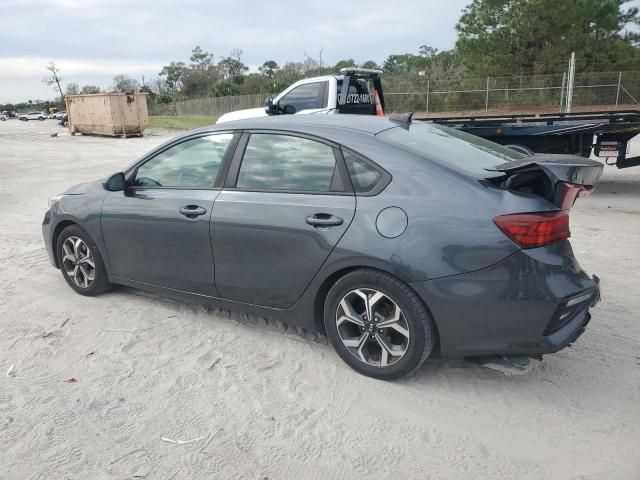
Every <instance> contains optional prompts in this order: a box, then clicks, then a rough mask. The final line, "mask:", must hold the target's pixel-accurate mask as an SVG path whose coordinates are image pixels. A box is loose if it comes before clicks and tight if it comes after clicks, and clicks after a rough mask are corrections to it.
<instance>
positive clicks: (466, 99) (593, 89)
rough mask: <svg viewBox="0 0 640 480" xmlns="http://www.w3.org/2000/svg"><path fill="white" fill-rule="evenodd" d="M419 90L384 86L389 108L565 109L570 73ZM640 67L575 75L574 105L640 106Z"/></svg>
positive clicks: (439, 84)
mask: <svg viewBox="0 0 640 480" xmlns="http://www.w3.org/2000/svg"><path fill="white" fill-rule="evenodd" d="M421 87H422V89H421V91H420V92H416V91H415V90H413V91H399V90H398V89H396V88H391V89H388V90H385V91H384V95H385V101H386V106H387V112H410V111H413V112H422V113H425V114H434V115H437V114H443V113H445V114H446V113H454V112H470V111H473V112H482V111H487V112H489V111H490V112H492V113H494V112H500V111H505V112H509V111H517V110H526V109H528V110H548V111H556V112H558V111H564V110H565V108H566V105H567V75H566V74H558V75H538V76H518V77H488V78H484V79H481V78H476V79H467V80H464V81H461V82H432V81H430V80H425V81H424V82H423V83H422V85H421ZM639 100H640V72H612V73H583V74H576V77H575V82H574V87H573V97H572V104H573V108H578V109H579V108H580V107H594V109H595V108H609V107H616V106H620V105H625V106H629V105H638V103H639Z"/></svg>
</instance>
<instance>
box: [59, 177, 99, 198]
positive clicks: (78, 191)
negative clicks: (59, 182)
mask: <svg viewBox="0 0 640 480" xmlns="http://www.w3.org/2000/svg"><path fill="white" fill-rule="evenodd" d="M104 181H105V179H101V180H96V181H93V182H86V183H79V184H78V185H74V186H73V187H70V188H68V189H66V190H65V191H64V192H62V194H63V195H83V194H85V193H88V192H90V191H93V190H97V189H99V188H102V184H103V182H104Z"/></svg>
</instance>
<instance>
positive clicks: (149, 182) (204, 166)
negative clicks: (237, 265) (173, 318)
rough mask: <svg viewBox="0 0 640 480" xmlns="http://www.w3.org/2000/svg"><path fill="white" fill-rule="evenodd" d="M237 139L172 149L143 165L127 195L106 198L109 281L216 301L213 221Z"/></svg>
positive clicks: (220, 137) (208, 139)
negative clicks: (221, 177)
mask: <svg viewBox="0 0 640 480" xmlns="http://www.w3.org/2000/svg"><path fill="white" fill-rule="evenodd" d="M232 137H233V136H232V134H230V133H223V134H210V135H206V136H200V137H196V138H190V139H187V140H185V141H183V142H180V143H178V144H175V145H172V146H171V147H169V148H168V149H166V150H163V151H161V152H160V153H158V154H157V155H155V156H153V157H152V158H150V159H148V160H147V161H146V162H144V163H143V164H142V165H140V166H139V167H138V168H137V170H136V172H135V176H134V178H133V180H132V182H131V183H132V185H131V186H129V187H127V188H126V189H125V191H124V192H110V193H109V194H108V195H107V197H106V198H105V201H104V203H103V207H102V232H103V236H104V241H105V245H106V250H107V255H108V257H109V267H110V268H109V274H110V275H112V276H115V277H120V278H124V279H127V280H134V281H138V282H144V283H148V284H151V285H157V286H161V287H166V288H172V289H176V290H182V291H187V292H192V293H198V294H204V295H211V296H215V295H216V290H215V285H214V262H213V254H212V251H211V239H210V234H209V229H210V219H211V212H212V211H213V204H214V201H215V199H216V197H217V196H218V195H219V194H220V189H216V188H214V182H215V179H216V176H217V175H218V171H219V169H220V166H221V164H222V161H223V158H224V156H225V153H226V151H227V149H228V147H229V145H230V144H231V140H232Z"/></svg>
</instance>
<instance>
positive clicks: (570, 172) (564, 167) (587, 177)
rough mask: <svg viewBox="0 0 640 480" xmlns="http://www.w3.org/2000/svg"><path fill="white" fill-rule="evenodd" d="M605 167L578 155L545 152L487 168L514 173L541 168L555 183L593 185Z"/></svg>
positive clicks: (493, 170)
mask: <svg viewBox="0 0 640 480" xmlns="http://www.w3.org/2000/svg"><path fill="white" fill-rule="evenodd" d="M603 168H604V167H603V165H602V163H600V162H598V161H596V160H590V159H588V158H582V157H578V156H577V155H549V154H543V155H529V156H527V157H525V158H521V159H519V160H514V161H512V162H506V163H502V164H500V165H497V166H495V167H494V168H488V169H487V170H488V171H492V172H504V173H506V174H509V175H512V174H514V173H517V172H521V171H525V170H532V169H540V170H543V171H544V172H545V173H546V174H547V175H548V176H549V177H550V179H551V180H553V183H554V184H555V183H557V182H568V183H572V184H575V185H586V186H593V185H595V184H596V183H597V182H598V179H599V178H600V175H601V174H602V170H603Z"/></svg>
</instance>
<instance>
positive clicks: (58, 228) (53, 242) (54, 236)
mask: <svg viewBox="0 0 640 480" xmlns="http://www.w3.org/2000/svg"><path fill="white" fill-rule="evenodd" d="M71 225H78V222H74V221H73V220H68V219H67V220H62V221H60V222H58V223H57V224H56V226H55V228H54V229H53V233H52V235H51V246H52V247H53V250H52V251H53V260H54V262H55V264H56V268H60V259H59V258H58V248H57V246H58V238H59V237H60V234H61V233H62V231H63V230H64V229H65V228H67V227H70V226H71Z"/></svg>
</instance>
